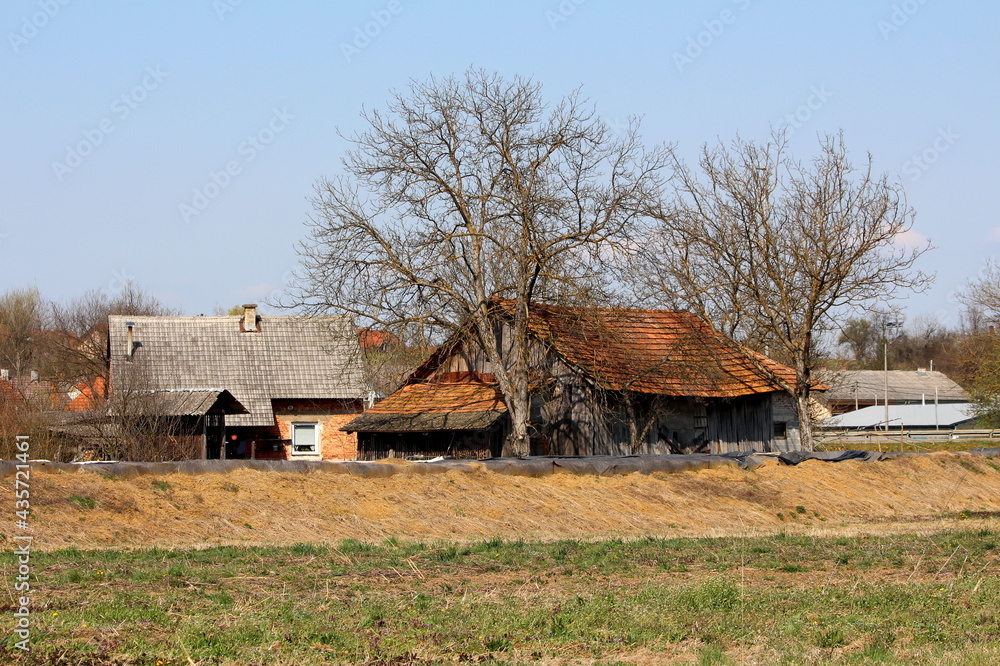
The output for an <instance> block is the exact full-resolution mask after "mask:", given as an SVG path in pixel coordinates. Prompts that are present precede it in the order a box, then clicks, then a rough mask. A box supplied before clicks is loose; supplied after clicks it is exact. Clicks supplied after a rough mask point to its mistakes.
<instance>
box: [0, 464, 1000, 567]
mask: <svg viewBox="0 0 1000 666" xmlns="http://www.w3.org/2000/svg"><path fill="white" fill-rule="evenodd" d="M31 485H32V491H31V497H32V521H31V522H32V525H33V533H34V534H35V542H34V545H35V548H36V549H40V550H52V549H58V548H65V547H71V546H72V547H77V548H146V547H152V546H159V547H167V548H174V547H201V546H208V545H222V544H245V545H250V544H291V543H302V542H313V543H333V542H338V541H340V540H342V539H347V538H350V539H357V540H361V541H380V540H382V539H385V538H387V537H397V538H405V539H412V540H420V541H434V540H438V539H441V540H447V541H452V542H455V541H458V542H464V541H472V540H478V539H483V538H486V537H496V536H499V537H502V538H505V539H518V538H523V539H541V540H555V539H603V538H613V537H622V538H629V537H639V536H647V535H650V536H666V537H670V536H726V535H753V534H768V533H775V532H782V531H785V532H789V533H800V534H815V535H835V534H844V535H851V534H857V533H866V532H872V533H886V532H909V531H925V530H926V531H936V530H939V529H945V528H952V527H957V526H959V525H960V526H962V527H969V526H971V525H970V521H973V522H974V521H975V520H976V518H977V516H980V515H991V514H995V513H996V512H1000V460H998V461H994V460H990V459H987V458H983V457H978V456H971V455H967V454H953V453H942V454H932V455H928V456H924V457H919V458H904V459H894V460H889V461H884V462H879V463H859V462H844V463H825V462H819V461H809V462H806V463H803V464H801V465H799V466H797V467H785V466H781V465H779V464H778V463H776V462H770V463H768V465H766V466H765V467H762V468H759V469H757V470H753V471H746V470H740V469H737V468H735V467H731V468H730V467H725V468H716V469H706V470H700V471H694V472H683V473H678V474H654V475H651V476H643V475H640V474H631V475H627V476H617V477H595V476H575V475H571V474H555V475H552V476H548V477H542V478H528V477H517V476H504V475H500V474H495V473H492V472H486V471H483V470H480V471H475V472H471V473H467V472H457V471H449V472H447V473H446V474H444V475H433V476H424V475H419V476H418V475H413V476H411V475H397V476H393V477H390V478H385V479H370V478H356V477H351V476H348V475H343V474H329V473H322V472H317V473H309V474H290V473H289V474H285V473H273V472H260V471H254V470H245V469H244V470H237V471H232V472H228V473H216V474H203V475H183V474H170V475H164V476H143V477H137V478H133V479H113V478H107V477H105V476H102V475H101V474H99V473H97V472H92V471H80V472H75V473H35V474H33V476H32V480H31ZM13 519H14V516H13V515H12V512H7V513H5V514H4V515H3V517H2V521H0V532H2V534H3V535H4V538H5V539H6V540H9V538H10V537H11V536H13V535H14V534H15V533H16V532H15V527H14V525H13Z"/></svg>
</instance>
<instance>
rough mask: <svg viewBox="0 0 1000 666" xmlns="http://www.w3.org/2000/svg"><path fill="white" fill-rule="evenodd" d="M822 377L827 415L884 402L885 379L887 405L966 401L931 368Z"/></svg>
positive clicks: (840, 372)
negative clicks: (827, 388)
mask: <svg viewBox="0 0 1000 666" xmlns="http://www.w3.org/2000/svg"><path fill="white" fill-rule="evenodd" d="M822 379H823V382H824V383H825V384H826V385H827V386H828V387H829V390H827V391H826V392H825V393H824V395H823V401H824V403H825V404H826V405H827V407H828V409H829V414H828V415H837V414H843V413H844V412H850V411H854V410H856V409H862V408H864V407H871V406H874V405H885V402H886V380H887V379H888V398H889V404H890V405H921V404H931V403H934V402H935V401H936V402H937V403H938V404H944V403H964V402H968V401H969V395H968V394H967V393H966V392H965V390H964V389H962V387H961V386H959V385H958V384H956V383H955V382H953V381H952V380H951V379H949V378H948V376H947V375H945V374H944V373H942V372H937V371H935V370H890V371H889V372H888V373H886V372H884V371H882V370H837V371H825V372H824V373H823V375H822ZM883 420H885V417H884V416H883Z"/></svg>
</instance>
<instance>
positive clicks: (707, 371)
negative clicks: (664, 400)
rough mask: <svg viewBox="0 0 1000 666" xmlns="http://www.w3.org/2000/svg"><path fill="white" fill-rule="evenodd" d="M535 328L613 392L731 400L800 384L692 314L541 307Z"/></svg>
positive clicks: (533, 316)
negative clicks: (782, 383)
mask: <svg viewBox="0 0 1000 666" xmlns="http://www.w3.org/2000/svg"><path fill="white" fill-rule="evenodd" d="M529 326H530V328H531V330H532V332H533V333H534V334H535V335H537V336H538V337H539V338H542V339H544V340H546V341H548V342H549V343H550V344H551V345H552V346H553V348H554V349H555V350H556V352H557V353H558V354H559V355H561V356H562V357H563V358H565V359H566V361H567V362H568V363H569V364H570V365H572V366H575V367H577V368H579V369H580V370H582V371H583V372H585V373H586V374H587V375H588V376H590V377H591V378H593V379H594V380H595V381H596V382H597V383H598V384H599V385H600V386H602V387H603V388H606V389H610V390H615V391H621V390H631V391H636V392H640V393H654V394H660V395H671V396H695V397H725V398H729V397H736V396H742V395H750V394H753V393H767V392H772V391H780V390H782V389H781V385H780V384H779V383H778V381H776V379H775V376H777V377H780V378H781V379H782V380H783V381H785V382H787V383H790V384H794V383H795V372H794V370H792V369H791V368H789V367H787V366H784V365H782V364H780V363H777V362H775V361H773V360H771V359H769V358H767V357H766V356H763V355H762V354H758V353H756V352H753V351H750V350H748V349H746V348H741V347H739V346H738V345H736V343H734V342H732V341H729V340H727V339H726V338H724V337H723V336H722V335H721V334H720V333H718V332H716V331H715V330H714V329H713V328H712V327H711V326H709V325H708V324H707V323H706V322H705V321H704V320H702V319H700V318H699V317H697V316H695V315H693V314H691V313H689V312H678V311H672V310H640V309H625V308H567V307H560V306H553V305H543V304H535V305H533V306H532V307H531V317H530V322H529ZM741 349H742V351H741ZM747 354H749V355H751V356H752V357H753V358H754V359H756V361H757V363H756V364H755V363H754V362H753V361H751V360H750V359H749V358H747ZM758 365H759V366H760V367H757V366H758ZM761 368H763V370H762V369H761Z"/></svg>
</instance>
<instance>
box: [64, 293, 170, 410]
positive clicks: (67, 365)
mask: <svg viewBox="0 0 1000 666" xmlns="http://www.w3.org/2000/svg"><path fill="white" fill-rule="evenodd" d="M51 312H52V315H51V319H52V325H53V327H54V328H55V329H56V330H57V331H59V332H60V333H62V335H60V336H51V337H50V338H49V345H48V348H47V349H46V350H45V353H46V355H47V357H48V358H49V359H50V364H49V373H48V374H49V376H50V378H51V379H53V380H60V381H64V382H68V383H70V384H74V385H75V384H79V383H83V384H85V385H87V386H89V387H90V389H91V390H92V391H93V390H95V389H97V388H98V387H99V386H104V385H106V384H105V383H104V382H103V381H97V378H98V377H100V376H102V375H104V374H105V373H106V371H107V365H108V359H107V353H108V350H107V346H108V330H107V326H108V316H109V315H134V316H145V315H150V316H152V315H173V314H179V312H178V311H177V310H174V309H171V308H168V307H167V306H166V305H164V304H163V303H162V302H161V301H160V300H159V299H158V298H156V297H155V296H153V295H152V294H149V293H148V292H146V291H145V290H143V288H142V287H141V286H139V285H137V284H136V283H134V282H132V281H128V282H126V283H125V284H124V285H123V286H122V288H121V290H120V291H119V292H118V293H117V294H112V295H109V294H108V293H107V292H105V291H100V290H94V291H88V292H86V293H84V294H83V295H82V296H80V297H79V298H75V299H72V300H70V301H68V302H66V303H63V304H59V303H53V304H52V306H51Z"/></svg>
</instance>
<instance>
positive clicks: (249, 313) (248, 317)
mask: <svg viewBox="0 0 1000 666" xmlns="http://www.w3.org/2000/svg"><path fill="white" fill-rule="evenodd" d="M240 330H241V331H243V332H244V333H259V332H260V322H259V321H258V320H257V304H256V303H244V305H243V317H242V318H241V319H240Z"/></svg>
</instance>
